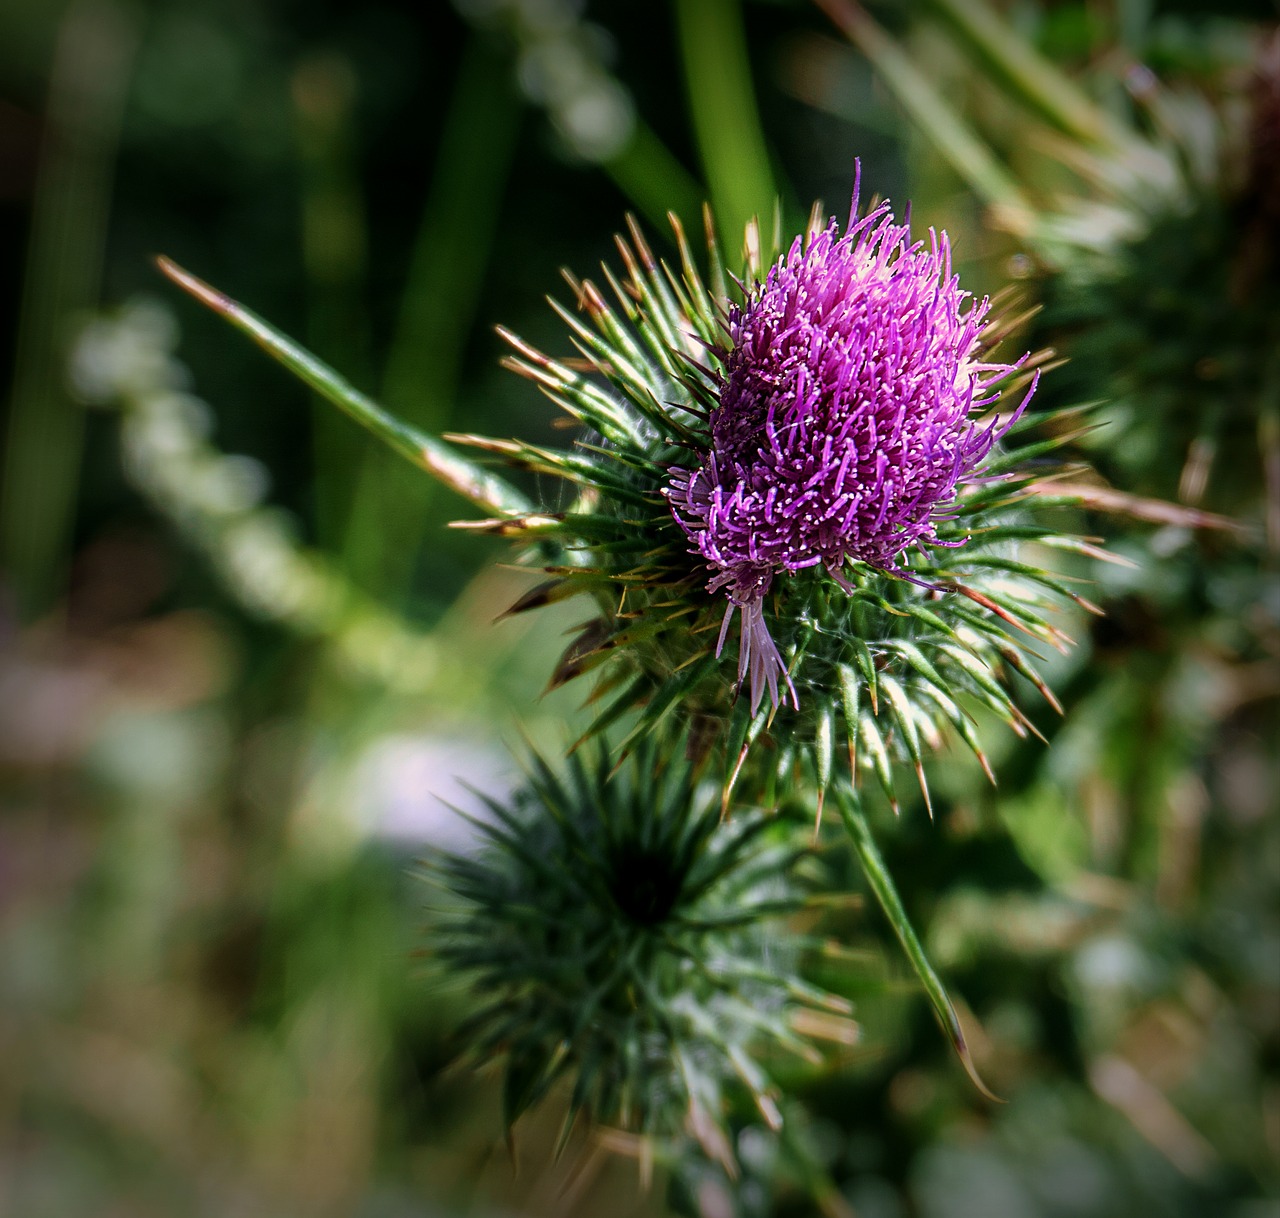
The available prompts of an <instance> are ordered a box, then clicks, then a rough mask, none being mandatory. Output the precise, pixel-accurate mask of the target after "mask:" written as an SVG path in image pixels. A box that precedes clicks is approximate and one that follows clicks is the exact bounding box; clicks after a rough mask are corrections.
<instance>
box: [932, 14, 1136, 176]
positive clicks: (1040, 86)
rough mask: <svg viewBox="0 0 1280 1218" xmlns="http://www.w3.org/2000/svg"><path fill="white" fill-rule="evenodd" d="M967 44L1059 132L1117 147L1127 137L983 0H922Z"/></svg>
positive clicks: (991, 73)
mask: <svg viewBox="0 0 1280 1218" xmlns="http://www.w3.org/2000/svg"><path fill="white" fill-rule="evenodd" d="M926 3H927V5H928V6H929V7H930V8H932V9H933V11H934V12H935V13H936V14H937V15H938V17H939V18H941V19H942V20H943V21H945V22H946V23H947V24H948V25H949V26H951V28H952V29H953V30H955V32H956V33H957V34H959V35H960V37H961V39H963V41H964V42H965V43H967V44H968V46H969V49H970V51H971V52H972V53H973V55H974V57H975V58H976V59H977V61H978V62H979V64H980V65H981V66H982V67H983V69H984V70H985V71H986V72H987V74H988V75H989V76H991V77H994V78H996V79H998V80H1000V81H1002V82H1003V83H1004V85H1005V87H1006V88H1007V89H1008V90H1009V91H1010V92H1011V93H1012V94H1013V95H1014V96H1016V97H1018V98H1019V99H1020V100H1021V101H1022V103H1023V104H1024V105H1026V106H1027V107H1028V108H1029V109H1030V110H1032V111H1034V112H1035V113H1036V114H1038V115H1039V116H1040V117H1041V118H1043V119H1045V120H1046V121H1047V122H1049V123H1050V124H1052V125H1053V126H1054V127H1056V128H1057V129H1058V130H1059V131H1062V132H1064V133H1065V134H1067V135H1069V136H1071V137H1072V138H1074V139H1077V140H1081V141H1083V142H1084V143H1086V144H1091V145H1094V146H1095V147H1099V146H1100V147H1104V148H1109V149H1110V150H1111V151H1116V152H1119V151H1123V150H1125V149H1126V148H1127V147H1128V146H1129V145H1130V144H1131V143H1132V142H1133V137H1132V136H1131V135H1130V134H1129V133H1128V132H1127V131H1126V130H1125V129H1124V127H1122V126H1121V125H1120V124H1119V123H1117V122H1116V121H1115V120H1114V119H1113V118H1112V117H1111V116H1110V115H1109V114H1108V113H1107V112H1106V111H1105V110H1103V109H1102V107H1101V106H1099V105H1097V103H1095V102H1094V101H1093V99H1092V98H1091V97H1089V95H1088V94H1087V93H1086V92H1085V91H1084V90H1083V89H1081V88H1079V87H1078V86H1077V85H1076V84H1075V82H1074V81H1072V80H1071V78H1070V77H1068V76H1067V75H1066V74H1065V73H1063V72H1060V71H1059V70H1058V68H1057V67H1055V66H1054V64H1052V63H1051V62H1050V61H1049V60H1047V59H1046V58H1045V57H1044V56H1043V55H1041V54H1040V52H1039V51H1037V50H1036V49H1035V47H1033V46H1032V45H1031V44H1030V43H1029V42H1028V41H1027V40H1026V39H1025V38H1023V37H1022V36H1021V35H1020V34H1019V33H1018V32H1017V31H1016V30H1014V29H1012V28H1011V27H1010V26H1009V25H1008V24H1006V23H1005V21H1004V20H1003V19H1002V18H1001V17H1000V15H999V14H998V13H997V12H996V11H995V10H994V9H992V8H991V7H990V6H989V5H988V4H987V3H986V2H985V0H926Z"/></svg>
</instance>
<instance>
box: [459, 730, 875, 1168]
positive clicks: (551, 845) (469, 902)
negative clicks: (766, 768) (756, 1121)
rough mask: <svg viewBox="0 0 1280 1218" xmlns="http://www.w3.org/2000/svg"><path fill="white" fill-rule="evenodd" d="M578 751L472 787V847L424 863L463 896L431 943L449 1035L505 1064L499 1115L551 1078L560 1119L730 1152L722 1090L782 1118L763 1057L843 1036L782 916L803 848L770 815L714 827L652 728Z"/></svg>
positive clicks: (840, 1011)
mask: <svg viewBox="0 0 1280 1218" xmlns="http://www.w3.org/2000/svg"><path fill="white" fill-rule="evenodd" d="M585 752H587V750H583V751H580V752H579V753H577V754H575V755H574V756H572V757H570V758H569V760H568V762H567V763H566V772H565V773H564V775H563V776H561V775H559V774H557V773H555V772H554V771H552V770H551V769H550V768H549V767H548V766H547V765H546V764H545V763H544V762H542V761H540V760H537V759H535V760H534V763H533V767H532V772H531V774H530V778H529V783H528V786H527V787H526V788H525V789H524V790H523V791H522V792H521V793H520V794H519V795H518V796H517V797H516V799H515V801H514V802H513V803H512V804H511V805H509V806H508V805H504V804H500V803H498V802H496V801H492V800H486V803H488V805H489V808H490V810H491V812H492V814H493V820H492V821H491V822H489V823H485V824H482V825H481V826H480V827H481V829H482V830H483V832H484V834H485V835H486V837H487V838H488V842H487V845H486V846H485V847H484V848H483V849H482V850H481V851H480V852H479V853H478V854H477V855H475V856H473V857H464V856H458V855H451V856H445V857H444V858H443V859H442V860H441V862H440V864H439V873H440V876H441V879H442V881H443V885H444V887H445V888H446V889H447V890H449V891H450V892H451V893H452V894H453V895H454V896H455V897H456V898H458V899H459V900H460V904H458V905H455V906H454V907H453V908H452V909H451V910H449V911H448V912H447V913H445V914H444V915H443V917H442V920H441V923H440V925H439V926H438V928H437V933H436V935H435V936H434V941H435V942H436V943H437V945H438V946H437V954H438V955H439V956H440V957H441V958H442V959H443V961H444V962H445V963H446V964H448V965H450V966H452V967H453V968H454V969H456V970H459V971H461V972H462V973H465V974H467V975H469V976H470V977H471V979H472V982H473V989H474V991H475V993H476V994H477V996H478V997H479V998H480V999H481V1005H480V1007H479V1008H478V1010H477V1011H476V1012H475V1014H474V1015H473V1016H472V1018H471V1020H470V1022H469V1023H468V1025H467V1026H466V1027H465V1028H464V1029H462V1030H461V1033H460V1035H461V1039H462V1041H463V1042H464V1043H465V1044H466V1045H467V1047H468V1050H469V1052H470V1054H471V1056H472V1057H474V1058H475V1059H477V1060H478V1061H482V1062H483V1061H488V1060H490V1059H493V1058H498V1057H502V1058H504V1059H505V1087H504V1095H505V1116H506V1120H507V1123H508V1125H510V1124H511V1123H512V1122H514V1121H515V1120H516V1118H517V1117H518V1116H519V1115H520V1114H521V1112H523V1111H524V1110H525V1109H526V1108H528V1107H531V1106H533V1105H535V1104H537V1103H538V1102H539V1101H540V1100H541V1099H542V1098H543V1097H544V1096H545V1095H546V1094H547V1093H548V1091H549V1090H550V1089H551V1088H552V1087H553V1086H555V1085H556V1084H557V1082H560V1081H561V1080H567V1081H568V1090H569V1111H568V1118H567V1121H566V1126H565V1133H566V1134H567V1133H568V1131H569V1128H570V1126H571V1124H572V1122H573V1120H574V1118H575V1117H576V1116H577V1114H578V1113H579V1112H582V1113H583V1114H584V1115H586V1116H588V1117H590V1118H592V1119H594V1120H595V1121H597V1122H602V1123H604V1124H610V1125H616V1126H622V1127H624V1128H626V1129H628V1130H631V1131H633V1132H637V1133H645V1134H655V1135H660V1136H662V1137H666V1138H671V1137H677V1138H678V1137H681V1136H683V1135H684V1134H686V1133H687V1134H690V1135H692V1136H693V1137H695V1138H696V1139H697V1140H698V1141H699V1142H700V1143H701V1144H702V1146H703V1148H704V1150H706V1151H707V1152H709V1153H712V1154H713V1155H715V1157H717V1158H720V1159H723V1160H725V1161H729V1160H730V1159H731V1153H730V1151H729V1148H728V1142H727V1138H726V1134H725V1132H724V1130H723V1125H722V1122H723V1121H724V1120H725V1119H726V1115H727V1114H726V1105H727V1104H729V1102H730V1100H731V1099H732V1097H733V1095H734V1094H735V1093H741V1094H743V1095H744V1096H749V1097H750V1098H751V1099H752V1101H753V1102H754V1103H755V1105H756V1106H757V1107H758V1109H759V1111H760V1113H761V1114H762V1115H763V1116H764V1118H765V1119H766V1121H767V1122H768V1123H770V1124H771V1125H775V1126H776V1125H777V1124H778V1122H779V1120H780V1117H779V1115H778V1109H777V1106H776V1103H775V1098H774V1089H773V1087H772V1085H771V1083H770V1081H769V1078H768V1076H767V1074H766V1073H765V1071H764V1070H763V1069H762V1068H761V1067H760V1066H759V1065H758V1064H757V1061H758V1059H759V1057H760V1055H761V1053H763V1052H764V1051H766V1050H775V1051H776V1050H778V1049H782V1050H785V1051H787V1052H789V1053H799V1054H800V1055H801V1056H802V1057H805V1058H809V1059H812V1058H814V1057H815V1055H816V1049H815V1048H814V1046H813V1045H812V1043H811V1042H810V1041H809V1039H808V1035H810V1034H821V1035H825V1036H826V1037H828V1038H834V1039H836V1040H839V1041H850V1040H852V1038H853V1037H854V1036H855V1035H856V1027H855V1025H854V1024H853V1023H852V1022H851V1021H850V1020H849V1019H848V1018H847V1016H848V1013H849V1007H848V1004H847V1003H846V1002H845V1001H844V1000H843V999H840V998H837V997H835V996H833V995H830V994H828V993H826V992H825V991H822V990H819V989H816V988H814V987H812V986H810V985H808V984H807V983H806V982H804V981H803V980H802V978H801V976H800V974H799V972H798V967H799V964H800V962H801V957H802V955H803V954H804V952H805V950H806V948H807V946H808V944H807V940H805V939H804V938H802V937H799V936H797V935H796V934H795V933H794V932H792V931H789V930H788V929H787V928H786V926H785V921H784V920H785V919H786V917H787V916H788V915H790V914H793V913H795V912H796V911H798V910H800V909H801V908H803V906H804V904H805V901H806V896H805V891H804V888H803V886H802V884H801V882H800V880H799V878H798V875H797V865H798V864H799V862H800V861H801V859H802V858H803V857H804V856H805V855H806V854H807V853H808V852H807V851H806V850H805V849H804V848H799V849H797V847H796V846H795V845H794V844H792V843H794V839H795V835H794V833H792V832H789V831H788V829H787V826H786V825H785V824H784V823H782V822H781V821H780V820H779V819H777V818H771V817H767V816H764V815H762V814H760V813H758V812H753V811H746V812H743V813H741V814H740V815H738V816H737V817H735V819H734V821H733V822H732V823H722V821H721V817H720V813H719V793H718V791H715V790H711V789H708V788H707V786H706V785H705V784H703V785H701V786H699V785H698V783H697V782H696V781H695V780H694V778H693V775H692V772H691V770H690V767H689V766H688V765H687V764H685V763H683V762H682V761H680V760H677V761H674V762H670V761H667V762H666V763H664V760H663V757H662V755H661V752H660V750H659V749H658V748H657V747H655V746H654V745H653V744H652V743H649V744H646V745H644V746H642V747H641V748H640V749H638V750H637V751H636V753H635V754H633V756H632V758H631V759H630V761H629V762H628V763H627V764H625V765H623V766H622V767H621V768H619V769H615V768H614V763H613V760H612V758H611V757H610V756H609V753H608V751H607V750H606V749H603V748H601V749H600V750H598V751H594V752H595V755H594V757H593V758H592V759H591V760H587V759H585V758H584V753H585ZM797 1029H802V1030H804V1032H805V1034H804V1035H802V1034H801V1033H800V1032H798V1031H797Z"/></svg>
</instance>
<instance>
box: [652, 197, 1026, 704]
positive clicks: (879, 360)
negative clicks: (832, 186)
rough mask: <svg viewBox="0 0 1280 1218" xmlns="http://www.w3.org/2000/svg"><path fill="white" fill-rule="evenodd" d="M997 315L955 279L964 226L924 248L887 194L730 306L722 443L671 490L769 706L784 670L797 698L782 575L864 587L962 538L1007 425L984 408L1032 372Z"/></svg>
mask: <svg viewBox="0 0 1280 1218" xmlns="http://www.w3.org/2000/svg"><path fill="white" fill-rule="evenodd" d="M987 312H988V302H987V301H985V300H983V301H981V302H974V301H973V300H972V299H971V298H970V297H969V294H968V293H967V292H963V291H961V289H960V287H959V283H958V280H957V278H956V277H955V276H954V275H953V274H952V273H951V251H950V247H949V244H948V241H947V236H946V234H945V233H943V234H942V236H941V237H938V235H937V234H935V233H932V232H931V233H930V243H929V245H928V246H925V245H924V244H923V243H922V242H918V241H917V242H915V243H912V242H911V237H910V229H909V227H908V226H907V225H899V224H896V223H895V222H894V220H893V216H892V215H891V214H890V212H889V209H888V206H887V205H881V206H880V207H878V208H876V209H875V210H874V211H872V212H871V213H870V214H868V215H866V216H864V217H863V218H862V219H861V220H857V219H856V216H855V217H851V220H850V225H849V230H848V231H847V232H846V234H845V235H844V236H843V237H841V236H839V231H838V228H837V226H836V225H835V224H832V225H831V226H830V227H828V228H827V229H826V230H825V231H823V232H822V233H820V234H818V236H817V237H815V238H814V239H813V240H811V241H810V242H809V244H808V246H807V248H806V246H805V244H804V242H803V241H802V239H801V238H796V240H795V242H794V243H793V244H792V246H791V250H790V252H789V253H788V254H787V256H786V258H785V259H784V260H782V261H780V262H779V263H778V264H777V265H775V266H774V267H772V268H771V269H770V271H769V274H768V278H767V279H766V281H765V282H764V283H763V284H762V285H756V286H754V287H753V288H752V289H751V290H750V292H749V293H748V297H747V300H746V303H745V304H743V305H739V306H735V307H734V308H733V309H732V310H731V311H730V314H729V324H728V327H727V338H728V351H727V354H726V356H725V358H724V375H723V389H722V392H721V396H720V402H719V405H718V406H717V407H716V408H715V409H714V410H713V411H712V413H711V419H710V447H709V449H708V450H707V451H706V452H705V454H704V455H703V460H702V463H701V465H700V466H699V467H698V468H697V469H696V470H687V469H682V468H677V469H675V470H673V471H672V475H671V480H670V486H669V489H668V495H669V497H670V499H671V505H672V511H673V512H674V513H675V516H676V519H677V520H678V521H679V522H680V525H681V527H682V528H683V529H684V530H685V532H686V533H687V534H688V535H689V539H690V541H692V542H693V545H694V549H695V552H696V553H697V554H699V555H700V556H701V557H702V558H704V559H705V560H706V561H707V563H708V565H710V566H711V568H712V569H713V571H714V572H715V574H714V575H713V577H712V579H711V581H710V583H709V584H708V589H709V590H710V591H716V590H718V589H724V590H725V591H726V592H727V594H728V598H729V607H728V609H727V610H726V612H725V619H724V626H723V627H722V629H721V635H720V646H721V647H722V646H723V644H724V636H725V633H726V631H727V629H728V626H729V621H730V618H731V616H732V614H733V611H734V610H735V609H740V610H741V613H742V631H741V643H740V646H739V661H738V663H739V679H740V680H741V679H742V677H743V676H744V675H745V674H749V675H750V682H751V704H752V709H753V710H754V709H755V708H756V707H757V706H758V705H759V703H760V699H761V695H762V693H763V691H764V687H765V686H766V685H767V686H768V688H769V693H770V697H771V701H772V702H773V703H774V705H776V704H777V703H778V678H779V676H780V675H781V676H782V677H783V678H784V679H785V680H786V681H787V682H788V684H789V685H790V688H791V695H792V698H793V700H795V699H796V697H797V695H796V691H795V687H794V685H791V679H790V677H789V675H788V674H787V671H786V664H785V662H784V660H783V658H782V656H781V655H780V653H779V652H778V649H777V647H776V646H775V645H774V642H773V640H772V638H771V637H770V635H769V632H768V628H767V627H766V625H765V623H764V617H763V603H764V598H765V595H766V594H767V593H768V591H769V588H770V586H771V585H772V583H773V580H774V577H775V576H776V575H779V574H781V573H791V574H794V573H795V572H797V571H801V570H805V569H807V568H810V567H816V566H818V565H819V564H821V565H822V566H823V567H824V568H825V569H826V572H827V573H828V574H829V575H830V576H831V577H832V578H833V579H834V580H835V581H836V582H837V583H838V584H840V585H841V586H842V587H844V588H845V589H846V590H847V591H850V592H853V591H854V589H853V587H852V585H850V584H849V583H848V581H847V579H846V578H845V576H844V574H843V568H844V567H845V566H846V564H847V563H850V562H853V563H862V564H865V565H866V566H868V567H872V568H875V569H877V570H880V571H884V572H890V573H894V574H903V572H902V571H900V569H899V568H898V566H897V560H898V557H899V555H901V554H902V552H903V551H904V550H905V549H906V548H907V547H908V546H911V545H915V546H921V547H923V546H925V545H939V544H946V545H956V544H959V543H958V541H956V540H949V541H943V539H942V538H940V537H939V535H938V532H937V523H938V521H937V516H938V513H939V512H940V510H941V509H943V508H944V507H947V506H949V505H950V504H951V503H952V501H953V500H954V498H955V494H956V489H957V485H958V484H960V483H962V482H963V481H965V480H967V479H969V478H971V477H972V476H973V474H974V471H975V470H976V469H977V468H978V466H979V465H980V464H981V463H982V460H983V459H984V458H985V457H986V456H987V454H988V453H989V452H990V450H991V446H992V444H993V443H994V442H995V440H996V438H997V433H996V425H995V423H994V422H989V423H988V424H987V425H985V426H979V425H978V424H977V423H975V422H974V419H975V417H976V416H977V415H979V414H981V413H982V411H983V410H984V409H985V408H987V407H989V406H991V405H992V404H993V403H994V402H995V401H997V400H998V398H999V396H1000V395H999V392H998V390H997V389H996V386H997V385H998V383H999V382H1000V381H1001V380H1002V379H1003V378H1006V377H1007V376H1008V374H1009V373H1010V372H1012V371H1013V370H1014V368H1015V365H1009V364H1003V363H992V362H988V361H984V360H983V358H982V354H981V350H982V332H983V326H984V324H985V323H986V320H987ZM1024 404H1025V399H1024ZM1020 412H1021V407H1019V413H1020ZM1015 418H1016V415H1015ZM797 705H798V703H797Z"/></svg>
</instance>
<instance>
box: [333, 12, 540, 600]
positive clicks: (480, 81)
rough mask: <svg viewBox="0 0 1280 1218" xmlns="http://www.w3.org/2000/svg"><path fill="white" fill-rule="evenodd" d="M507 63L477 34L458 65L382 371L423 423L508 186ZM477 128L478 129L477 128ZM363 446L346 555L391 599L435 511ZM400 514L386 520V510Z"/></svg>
mask: <svg viewBox="0 0 1280 1218" xmlns="http://www.w3.org/2000/svg"><path fill="white" fill-rule="evenodd" d="M509 76H510V69H509V65H508V64H507V63H506V61H505V60H503V59H502V58H500V57H499V56H497V55H496V54H495V53H494V52H493V51H492V50H491V49H490V45H489V40H488V39H486V38H484V37H482V36H480V35H473V36H472V38H471V39H470V41H469V43H468V46H467V49H466V51H465V52H464V54H463V58H462V63H461V64H460V66H459V68H458V75H457V82H456V84H455V85H454V89H453V95H452V98H451V100H450V103H449V108H448V112H447V114H446V116H445V120H444V129H443V132H442V134H441V140H440V148H439V152H438V154H437V157H436V161H435V164H434V166H433V172H432V174H431V179H430V181H431V185H430V190H429V192H428V195H427V198H426V202H425V205H424V207H423V211H422V218H421V221H420V223H419V226H418V232H417V236H416V238H415V241H414V246H413V253H412V256H411V258H410V262H409V272H408V275H407V277H406V283H405V288H404V294H403V297H402V299H401V302H400V312H399V317H398V319H397V323H396V329H395V333H394V336H393V338H392V343H391V349H390V353H389V355H388V358H387V364H386V367H385V370H384V373H383V377H382V392H381V397H382V400H383V401H385V402H387V403H388V404H389V405H390V406H391V408H392V409H394V410H395V411H397V413H399V414H401V415H403V416H405V417H406V418H408V419H410V420H412V422H413V423H414V424H415V425H417V426H419V427H421V428H423V429H424V430H427V431H430V432H433V433H436V434H438V433H440V432H442V431H445V430H447V429H448V426H449V422H450V418H451V416H452V414H453V407H454V403H455V400H456V398H457V393H458V383H459V379H460V373H461V367H462V358H463V353H464V352H465V350H466V345H467V339H468V337H469V336H470V334H471V332H472V330H473V329H474V326H475V318H476V312H477V308H478V305H479V300H480V292H481V288H482V287H483V284H484V278H485V273H486V271H487V270H488V267H489V263H490V260H491V257H492V252H493V244H494V237H495V234H496V232H497V229H498V221H499V218H500V214H501V208H502V203H503V200H504V198H505V195H506V184H507V179H508V177H509V175H510V170H511V164H512V158H513V155H514V152H515V147H516V137H517V135H518V133H519V128H520V115H521V110H520V105H519V100H518V98H517V97H516V95H515V93H514V91H513V90H512V88H511V86H510V81H509ZM477 132H483V133H484V134H483V138H482V139H477V138H476V133H477ZM407 472H408V471H406V470H403V469H402V468H399V467H394V466H391V465H390V464H389V463H388V462H387V460H386V458H385V455H384V454H383V453H380V452H376V451H371V452H369V453H367V454H365V456H364V459H363V460H362V461H361V463H360V467H359V472H358V476H357V482H356V492H355V500H354V503H353V505H352V512H351V517H350V520H349V521H348V525H347V530H346V538H345V551H346V557H347V563H348V566H349V567H350V569H351V570H352V571H353V573H354V574H355V576H356V578H357V579H358V580H359V581H360V582H361V583H362V584H364V585H365V586H367V587H371V588H376V589H378V590H379V591H380V592H381V594H383V595H385V596H389V597H390V598H392V599H393V600H394V599H396V598H398V597H400V596H401V595H402V594H403V592H404V591H405V590H406V587H407V585H408V583H409V580H410V576H411V573H412V569H413V564H414V560H415V558H416V557H417V553H418V550H419V548H420V545H421V542H422V538H423V536H424V534H425V533H426V531H427V529H428V528H429V527H430V526H431V525H432V524H433V522H434V520H435V517H434V516H433V514H432V513H431V512H430V511H429V510H428V502H427V501H428V499H429V493H424V488H423V487H422V485H421V484H420V483H418V482H416V481H415V480H413V479H411V478H409V477H406V474H407ZM392 520H394V521H397V522H398V523H397V526H396V527H395V528H394V529H389V528H388V527H387V524H388V521H392Z"/></svg>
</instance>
